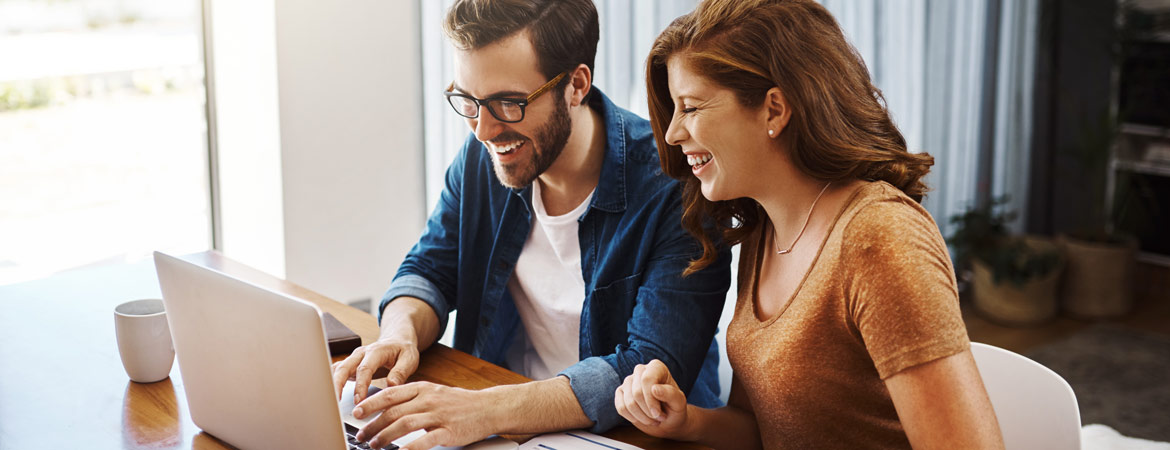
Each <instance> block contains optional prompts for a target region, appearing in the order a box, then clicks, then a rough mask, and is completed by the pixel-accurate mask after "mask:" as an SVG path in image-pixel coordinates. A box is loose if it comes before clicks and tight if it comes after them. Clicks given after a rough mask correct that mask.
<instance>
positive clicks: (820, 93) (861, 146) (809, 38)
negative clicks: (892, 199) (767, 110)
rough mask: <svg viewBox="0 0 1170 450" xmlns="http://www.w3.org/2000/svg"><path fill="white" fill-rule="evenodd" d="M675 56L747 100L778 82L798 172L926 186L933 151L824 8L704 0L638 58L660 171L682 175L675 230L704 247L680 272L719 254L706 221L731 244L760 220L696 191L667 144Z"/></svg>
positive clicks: (753, 210) (760, 0)
mask: <svg viewBox="0 0 1170 450" xmlns="http://www.w3.org/2000/svg"><path fill="white" fill-rule="evenodd" d="M676 55H677V56H679V57H681V58H682V61H683V63H685V64H686V65H687V67H688V68H689V69H691V70H694V71H695V72H696V73H698V74H699V75H701V76H703V77H705V78H707V79H709V80H711V81H713V82H714V83H715V84H718V85H720V86H722V87H724V88H726V89H730V90H731V91H733V92H735V94H736V97H737V99H738V100H739V102H740V104H741V105H743V106H746V107H758V106H760V105H761V104H762V102H763V101H764V98H765V94H766V93H767V92H768V90H769V89H771V88H773V87H778V88H780V91H781V92H783V94H784V98H785V99H786V100H787V101H788V104H789V106H790V107H791V108H792V117H791V119H789V122H788V125H787V127H785V128H784V130H783V131H782V132H781V134H780V136H779V139H780V140H781V142H782V143H783V147H784V148H785V150H786V151H787V152H789V157H790V158H791V160H792V162H793V164H794V165H795V166H796V168H797V169H799V170H800V171H801V172H803V173H804V174H806V175H808V176H810V177H812V178H815V179H817V180H820V181H822V182H828V181H844V180H852V179H861V180H882V181H886V182H888V183H890V184H892V185H894V186H895V187H897V188H898V189H901V190H902V191H903V192H905V193H906V195H908V196H910V198H913V199H914V200H915V201H919V202H921V201H922V197H923V195H925V193H926V190H927V187H926V185H925V184H923V183H922V177H923V176H925V175H926V173H927V172H929V171H930V166H931V165H932V164H934V158H933V157H931V156H930V155H928V154H925V153H910V152H909V151H907V150H906V140H905V139H904V138H903V137H902V133H901V132H900V131H898V128H897V127H896V126H894V123H893V121H892V120H890V115H889V112H888V111H887V110H886V106H885V100H884V99H883V98H882V94H881V91H879V90H878V89H877V87H875V86H874V85H873V83H871V81H870V78H869V71H868V70H867V69H866V67H865V61H863V60H862V59H861V56H860V55H858V54H857V51H856V50H855V49H854V48H853V46H851V45H849V42H848V41H847V40H846V39H845V36H844V34H843V33H842V32H841V28H840V27H838V26H837V21H836V20H834V19H833V16H832V14H830V13H829V11H828V10H826V9H825V8H824V7H823V6H821V5H819V4H817V3H816V2H813V1H811V0H705V1H703V2H702V3H701V4H700V5H699V6H698V7H697V8H696V9H695V11H693V12H691V13H690V14H687V15H685V16H682V17H679V18H678V19H676V20H675V21H674V22H673V23H671V24H670V26H668V27H667V28H666V29H665V30H664V31H663V32H662V34H660V35H659V36H658V39H657V40H655V42H654V46H653V47H652V49H651V50H650V56H649V57H648V58H647V60H646V90H647V95H648V97H649V99H648V103H649V106H650V125H651V127H652V128H653V129H654V139H655V141H657V143H658V155H659V159H660V160H661V162H662V169H663V171H665V172H666V174H667V175H670V176H671V177H673V178H676V179H679V180H681V181H682V182H683V208H684V211H683V227H684V228H686V229H687V231H689V232H691V234H693V235H695V236H696V237H697V238H698V239H699V241H700V243H702V245H703V256H702V257H701V258H700V259H698V260H696V261H692V262H691V265H690V266H689V267H688V268H687V270H686V272H685V273H686V274H689V273H692V272H694V271H697V270H699V269H702V268H703V267H706V266H707V265H709V264H711V263H712V262H713V261H714V260H715V258H716V256H717V252H716V249H715V244H714V242H713V240H712V239H711V237H709V236H708V235H706V234H705V233H704V225H705V224H710V223H711V221H714V226H715V227H716V228H717V230H718V231H720V232H721V233H722V235H723V238H724V242H725V243H726V244H727V245H734V244H737V243H740V242H742V241H743V240H744V239H745V238H746V237H747V236H749V235H750V234H751V233H752V231H754V230H755V229H756V227H758V226H760V225H761V224H762V222H763V220H764V216H765V214H764V213H763V211H762V210H761V208H760V206H759V205H758V204H757V203H756V202H755V201H754V200H751V199H746V198H741V199H734V200H727V201H719V202H712V201H709V200H707V199H706V198H704V197H703V194H702V191H701V190H700V187H701V185H700V182H699V179H698V178H696V177H695V176H694V175H693V174H692V173H691V167H690V165H688V164H687V162H686V158H685V156H684V155H683V154H682V152H681V151H680V150H679V148H678V147H677V146H673V145H670V144H667V143H666V139H665V133H666V130H667V128H668V127H669V126H670V121H671V118H672V117H674V108H675V106H674V101H673V99H672V98H671V96H670V89H669V85H668V84H667V71H666V63H667V60H669V59H670V57H671V56H676ZM777 157H780V156H779V155H777Z"/></svg>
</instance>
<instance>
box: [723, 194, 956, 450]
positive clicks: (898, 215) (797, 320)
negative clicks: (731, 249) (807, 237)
mask: <svg viewBox="0 0 1170 450" xmlns="http://www.w3.org/2000/svg"><path fill="white" fill-rule="evenodd" d="M767 229H768V228H767V227H759V229H758V231H757V232H756V233H755V234H754V235H753V236H751V237H750V238H749V239H747V240H746V241H745V242H744V243H743V246H742V250H741V252H742V254H741V255H740V256H741V257H740V263H739V286H738V300H737V301H736V306H735V315H734V317H733V318H732V321H731V324H730V325H729V326H728V329H727V354H728V358H729V359H730V362H731V367H732V369H733V370H734V377H735V380H736V382H737V383H739V385H740V387H741V388H743V389H744V392H746V394H747V395H746V396H747V398H748V399H749V400H750V402H751V404H750V407H751V408H752V410H753V411H754V412H755V415H756V420H757V421H758V422H759V427H760V435H761V438H762V440H763V443H764V447H765V448H909V447H910V443H909V441H907V438H906V434H905V432H904V431H903V430H902V426H901V424H900V422H899V421H898V414H897V412H896V411H895V409H894V404H893V401H892V400H891V399H890V394H889V392H888V391H887V390H886V386H885V383H884V382H883V380H885V379H886V378H888V377H890V376H892V375H894V374H896V373H898V372H900V371H902V370H905V369H907V368H910V367H913V366H916V365H919V364H923V363H927V362H930V361H934V360H936V359H940V358H943V357H946V356H950V355H953V354H956V353H960V352H962V351H964V350H966V349H968V348H969V347H970V342H969V341H968V338H967V331H966V328H965V327H964V325H963V320H962V317H961V315H960V312H959V296H958V290H957V287H956V283H955V277H954V269H953V268H952V266H951V261H950V257H949V256H948V254H947V248H946V244H945V242H944V241H943V238H942V236H941V235H940V234H939V231H938V227H937V225H936V224H935V222H934V220H933V219H931V217H930V214H929V213H927V212H926V210H925V209H923V208H922V206H921V205H919V204H918V203H917V202H915V201H914V200H912V199H910V198H909V197H907V196H906V195H905V194H903V193H902V191H900V190H898V189H897V188H895V187H893V186H891V185H890V184H888V183H885V182H880V181H879V182H871V183H868V184H865V185H863V186H862V187H861V188H859V189H858V190H857V191H856V192H855V193H854V194H853V196H852V197H851V198H850V199H849V201H847V202H846V205H845V206H844V207H843V208H842V210H841V211H840V212H839V213H838V215H837V218H836V219H835V220H834V223H833V224H832V225H831V227H830V231H829V233H828V236H826V237H825V239H824V241H823V242H822V243H821V248H820V251H819V252H818V254H817V256H816V258H815V259H814V260H813V264H812V266H811V267H810V268H809V269H808V272H807V274H806V275H805V277H804V280H803V281H802V282H801V284H800V286H799V287H798V288H797V290H796V292H795V294H793V296H792V298H791V299H790V301H789V302H788V304H787V305H786V306H784V307H783V309H782V310H780V312H779V313H777V314H776V315H775V316H774V317H764V318H761V317H758V316H757V314H756V311H757V307H756V302H757V286H758V282H757V277H756V275H757V271H758V270H759V267H760V263H761V261H762V255H763V252H764V251H765V250H764V245H765V242H766V240H767V239H766V235H765V234H764V233H766V230H767ZM741 406H748V405H741Z"/></svg>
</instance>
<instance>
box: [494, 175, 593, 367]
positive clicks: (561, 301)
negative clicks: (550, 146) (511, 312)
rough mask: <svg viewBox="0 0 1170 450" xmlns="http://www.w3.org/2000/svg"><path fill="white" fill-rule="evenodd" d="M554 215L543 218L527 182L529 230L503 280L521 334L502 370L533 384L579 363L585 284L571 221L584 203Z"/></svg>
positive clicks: (535, 185) (537, 194)
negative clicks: (511, 270)
mask: <svg viewBox="0 0 1170 450" xmlns="http://www.w3.org/2000/svg"><path fill="white" fill-rule="evenodd" d="M592 198H593V193H592V192H591V193H589V197H587V198H585V201H583V202H581V204H580V205H577V207H576V208H573V210H572V211H569V212H568V213H566V214H564V215H560V216H555V217H552V216H549V215H548V213H547V212H546V211H545V209H544V200H543V199H542V197H541V195H540V181H535V182H533V183H532V212H533V214H532V231H531V232H529V233H528V240H527V241H525V242H524V249H523V250H521V251H520V258H519V259H518V260H517V261H516V271H515V272H514V273H513V274H512V278H510V279H509V280H508V291H509V292H511V294H512V299H513V300H514V301H515V302H516V310H517V311H518V312H519V313H520V321H521V322H522V323H523V324H524V330H523V331H524V332H523V333H521V335H520V336H517V337H516V341H515V342H513V343H512V347H511V348H510V349H509V351H508V357H507V360H508V366H509V367H510V368H511V369H512V370H514V371H516V372H519V373H521V374H524V375H525V376H527V377H529V378H532V379H534V380H543V379H548V378H552V377H553V376H555V375H556V374H558V373H560V372H561V371H562V370H564V369H565V368H567V367H569V366H571V365H573V364H576V363H577V361H580V357H579V348H580V342H581V308H582V306H584V304H585V279H584V277H583V276H582V275H581V245H580V239H578V236H577V228H578V222H577V219H578V218H580V217H581V215H582V214H584V213H585V210H586V209H587V208H588V207H589V200H591V199H592Z"/></svg>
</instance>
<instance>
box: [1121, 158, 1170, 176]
mask: <svg viewBox="0 0 1170 450" xmlns="http://www.w3.org/2000/svg"><path fill="white" fill-rule="evenodd" d="M1113 168H1114V169H1115V170H1124V171H1127V172H1133V173H1140V174H1144V175H1157V176H1162V177H1170V162H1149V161H1121V160H1119V161H1114V162H1113Z"/></svg>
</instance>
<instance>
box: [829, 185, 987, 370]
mask: <svg viewBox="0 0 1170 450" xmlns="http://www.w3.org/2000/svg"><path fill="white" fill-rule="evenodd" d="M844 238H845V242H844V244H843V245H844V248H843V252H842V256H843V257H844V258H843V259H844V260H843V263H844V264H845V265H844V266H843V267H845V268H847V272H846V273H848V274H849V277H848V282H847V284H846V286H847V288H846V289H847V292H846V300H847V302H848V303H847V304H848V312H849V314H850V317H851V319H852V321H853V324H854V325H855V326H856V329H857V331H858V332H859V334H860V335H861V338H862V339H863V340H864V343H865V347H866V350H867V351H868V352H869V354H870V357H871V358H872V359H873V362H874V366H875V367H876V368H877V371H878V375H879V376H880V377H881V378H882V379H883V380H884V379H886V378H889V377H890V376H892V375H894V374H896V373H898V372H901V371H902V370H905V369H907V368H910V367H913V366H917V365H920V364H924V363H927V362H930V361H934V360H936V359H939V358H943V357H946V356H950V355H953V354H956V353H959V352H961V351H963V350H966V349H967V348H968V347H969V346H970V341H969V340H968V338H967V330H966V327H965V326H964V325H963V318H962V314H961V312H960V310H959V295H958V289H957V287H956V283H955V276H954V269H953V267H952V265H951V260H950V257H949V256H948V254H947V248H946V244H945V242H944V241H943V239H942V235H941V234H940V233H939V231H938V226H937V225H935V223H934V220H932V219H931V218H930V214H929V213H927V212H926V210H924V209H922V207H921V206H920V205H918V204H917V203H914V202H913V200H910V199H909V198H904V197H903V196H897V197H894V198H891V199H885V200H879V201H876V202H873V203H870V204H867V205H865V206H863V207H861V209H859V210H858V211H857V213H856V214H855V215H854V217H853V218H852V220H851V221H850V223H849V224H848V226H847V228H846V231H845V236H844Z"/></svg>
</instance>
